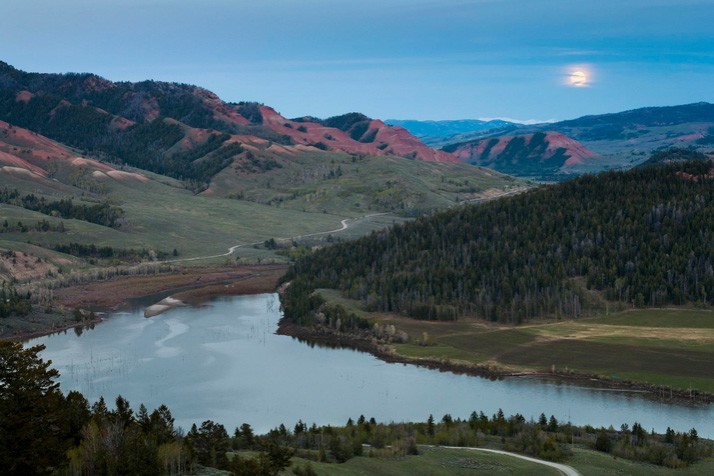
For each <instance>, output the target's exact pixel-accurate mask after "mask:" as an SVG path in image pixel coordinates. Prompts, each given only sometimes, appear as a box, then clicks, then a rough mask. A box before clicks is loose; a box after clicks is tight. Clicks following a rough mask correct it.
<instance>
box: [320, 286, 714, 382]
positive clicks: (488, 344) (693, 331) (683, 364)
mask: <svg viewBox="0 0 714 476" xmlns="http://www.w3.org/2000/svg"><path fill="white" fill-rule="evenodd" d="M319 292H320V294H321V295H322V296H323V297H324V298H326V299H327V300H328V302H330V303H333V304H339V305H341V306H343V307H344V308H345V309H347V310H348V311H349V312H355V313H356V314H357V315H359V316H360V317H363V318H367V319H370V320H371V321H374V322H378V323H380V324H392V325H394V326H395V327H396V328H397V329H399V330H401V331H404V332H406V333H407V334H408V335H409V341H408V343H404V344H393V345H392V349H393V351H394V352H395V353H396V354H398V355H401V356H404V357H408V358H413V359H431V360H444V361H452V362H457V363H469V364H478V365H486V366H490V367H494V368H499V369H501V370H503V371H508V372H546V373H547V372H553V371H556V372H558V373H565V374H568V373H572V374H587V375H593V374H595V375H600V376H604V377H607V378H609V379H612V380H614V381H617V380H631V381H636V382H641V383H649V384H654V385H662V386H667V387H673V388H675V389H681V390H688V389H690V388H692V389H698V390H701V391H704V392H709V393H712V392H714V379H712V378H711V362H713V361H714V312H712V311H711V310H701V309H686V308H681V309H639V310H628V311H621V312H618V313H614V314H609V315H603V316H600V317H594V318H587V319H580V320H567V321H553V322H546V323H542V322H541V323H531V324H524V325H519V326H507V325H498V324H492V323H488V322H485V321H482V320H478V319H469V318H464V319H460V320H458V321H455V322H436V321H419V320H415V319H411V318H407V317H403V316H398V315H394V314H387V313H367V312H365V311H363V310H362V309H361V308H360V303H359V302H358V301H352V300H349V299H345V298H343V297H342V296H341V295H340V294H339V292H337V291H334V290H325V289H322V290H320V291H319ZM663 391H664V390H663Z"/></svg>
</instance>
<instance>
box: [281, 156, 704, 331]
mask: <svg viewBox="0 0 714 476" xmlns="http://www.w3.org/2000/svg"><path fill="white" fill-rule="evenodd" d="M286 280H288V281H291V282H292V283H291V285H290V286H289V287H288V290H287V292H286V295H285V296H284V299H283V305H284V308H285V312H286V316H288V317H289V318H291V319H293V320H295V321H296V322H298V323H303V324H304V323H306V322H307V321H306V319H308V316H309V314H310V312H309V311H310V310H314V309H316V308H317V307H318V306H319V305H320V304H321V299H320V298H319V296H316V295H314V294H311V293H310V291H311V290H313V289H316V288H338V289H340V290H341V291H342V292H343V293H344V294H345V295H346V296H348V297H350V298H354V299H359V300H362V301H363V302H364V306H365V308H366V309H367V310H373V311H388V312H396V313H402V314H405V315H408V316H411V317H413V318H417V319H430V320H453V319H457V318H458V317H459V316H464V315H475V316H478V317H482V318H485V319H488V320H491V321H499V322H509V323H518V322H522V321H526V320H529V319H534V318H541V317H549V318H552V317H558V318H560V317H567V318H571V317H578V316H582V315H587V314H591V313H593V312H596V311H601V310H602V309H603V307H604V306H606V305H607V303H608V302H619V303H623V305H627V306H635V307H640V306H663V305H670V304H674V305H679V304H687V303H697V304H700V305H711V304H713V303H714V176H713V175H712V173H711V162H709V161H706V160H699V161H689V162H671V163H665V164H663V165H659V166H653V167H644V168H640V169H634V170H630V171H626V172H608V173H603V174H600V175H597V176H593V175H586V176H583V177H580V178H576V179H574V180H571V181H568V182H564V183H560V184H557V185H552V186H543V187H540V188H538V189H535V190H532V191H529V192H526V193H523V194H520V195H517V196H513V197H509V198H506V199H502V200H498V201H494V202H490V203H487V204H484V205H471V206H465V207H460V208H458V209H452V210H449V211H446V212H443V213H439V214H435V215H432V216H427V217H423V218H420V219H418V220H416V221H414V222H411V223H407V224H404V225H400V226H395V227H393V228H391V229H389V230H385V231H381V232H377V233H373V234H372V235H370V236H368V237H365V238H362V239H360V240H357V241H355V242H350V243H341V244H337V245H335V246H331V247H328V248H324V249H320V250H318V251H316V252H314V253H312V254H310V255H308V256H305V257H303V258H301V259H299V260H298V261H296V262H295V264H294V265H293V266H292V267H291V269H290V270H289V271H288V274H287V275H286Z"/></svg>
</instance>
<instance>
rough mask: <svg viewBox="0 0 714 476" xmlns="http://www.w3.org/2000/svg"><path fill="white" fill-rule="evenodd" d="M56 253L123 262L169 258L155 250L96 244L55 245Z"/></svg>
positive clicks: (166, 254)
mask: <svg viewBox="0 0 714 476" xmlns="http://www.w3.org/2000/svg"><path fill="white" fill-rule="evenodd" d="M54 249H55V251H59V252H60V253H65V254H68V255H72V256H77V257H80V258H86V257H90V258H97V259H109V258H116V259H121V260H136V261H139V260H144V259H151V260H152V261H153V260H156V259H163V258H165V257H167V256H168V253H165V252H162V251H160V252H158V253H157V252H155V251H153V250H147V249H146V248H142V249H140V250H135V249H126V248H113V247H111V246H97V245H95V244H90V245H85V244H83V243H75V242H72V243H67V244H59V245H55V247H54Z"/></svg>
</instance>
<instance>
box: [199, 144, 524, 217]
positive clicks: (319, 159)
mask: <svg viewBox="0 0 714 476" xmlns="http://www.w3.org/2000/svg"><path fill="white" fill-rule="evenodd" d="M262 154H264V155H266V156H270V151H265V150H264V151H262ZM273 158H274V160H275V161H276V162H277V163H278V164H281V165H282V167H280V168H274V169H272V170H270V171H267V172H264V173H261V174H247V175H246V174H244V173H243V174H241V173H237V172H236V171H235V170H234V169H233V168H230V167H229V168H227V169H225V170H224V171H223V172H221V173H220V174H219V175H218V176H216V177H215V178H214V180H213V183H212V185H211V189H212V190H214V191H215V192H216V193H217V194H219V195H223V196H233V197H236V196H239V197H243V198H245V199H246V200H251V201H254V202H258V203H265V204H271V205H273V206H276V207H280V208H291V209H296V210H305V211H317V212H322V211H326V212H328V213H336V212H338V213H346V214H353V215H354V214H368V213H373V212H378V211H391V212H400V211H401V212H408V211H409V210H414V209H417V210H434V209H440V208H446V207H449V206H453V205H454V204H456V203H461V202H465V201H469V200H473V199H478V198H484V197H488V196H489V195H492V194H494V193H496V192H498V191H499V190H503V189H505V190H511V189H515V188H518V187H523V185H524V182H523V181H521V180H518V179H514V178H513V177H510V176H506V175H503V174H500V173H498V172H495V171H493V170H489V169H484V168H480V167H473V166H470V165H466V164H458V163H434V162H426V161H418V160H410V159H405V158H403V157H371V156H359V157H353V156H350V155H346V154H336V153H335V154H324V153H322V154H314V153H303V154H297V155H286V154H278V153H276V154H274V155H273Z"/></svg>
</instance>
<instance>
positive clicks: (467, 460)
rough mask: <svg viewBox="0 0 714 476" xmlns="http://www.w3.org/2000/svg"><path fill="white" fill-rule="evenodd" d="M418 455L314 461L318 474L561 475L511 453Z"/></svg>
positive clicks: (300, 463)
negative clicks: (345, 460) (506, 454)
mask: <svg viewBox="0 0 714 476" xmlns="http://www.w3.org/2000/svg"><path fill="white" fill-rule="evenodd" d="M419 451H420V453H421V454H419V455H416V456H395V457H373V458H370V457H368V456H358V457H355V458H351V459H350V460H348V461H347V462H345V463H342V464H327V463H316V462H311V463H310V465H311V466H312V468H313V469H314V470H315V471H316V472H317V474H318V475H326V476H327V475H330V476H332V475H335V476H352V475H365V474H369V475H385V476H387V475H390V476H392V475H393V476H400V475H404V476H409V475H425V476H426V475H433V476H442V475H443V476H450V475H459V474H464V475H466V474H524V475H525V474H533V475H535V474H539V475H540V474H543V475H549V474H552V475H558V474H560V472H559V471H557V470H555V469H553V468H549V467H547V466H544V465H541V464H538V463H531V462H528V461H524V460H521V459H518V458H514V457H511V456H505V455H498V454H492V453H483V452H479V451H469V450H463V449H446V448H420V449H419ZM306 464H307V461H305V460H301V459H299V458H294V459H293V467H295V466H297V467H304V466H305V465H306Z"/></svg>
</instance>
